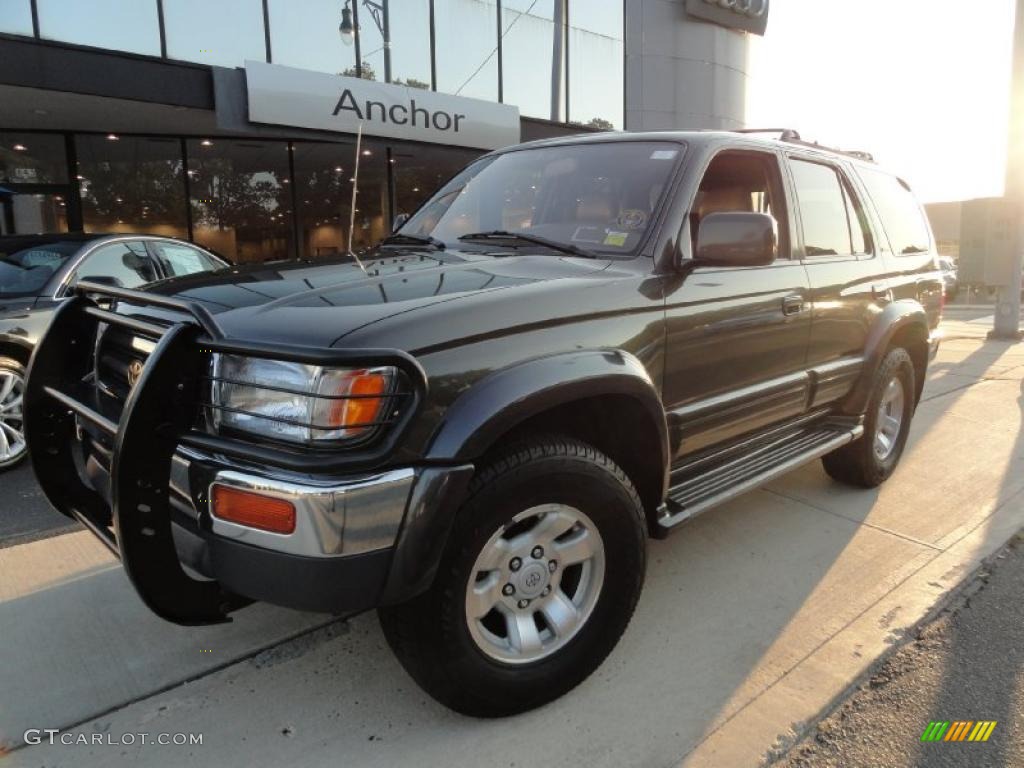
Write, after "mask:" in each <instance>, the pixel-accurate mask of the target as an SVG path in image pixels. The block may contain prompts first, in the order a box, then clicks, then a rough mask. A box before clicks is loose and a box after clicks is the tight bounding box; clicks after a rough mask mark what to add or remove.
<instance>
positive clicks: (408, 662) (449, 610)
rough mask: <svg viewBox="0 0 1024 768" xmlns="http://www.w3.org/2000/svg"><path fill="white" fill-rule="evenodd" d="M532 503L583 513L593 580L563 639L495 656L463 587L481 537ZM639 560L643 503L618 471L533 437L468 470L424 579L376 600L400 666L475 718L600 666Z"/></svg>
mask: <svg viewBox="0 0 1024 768" xmlns="http://www.w3.org/2000/svg"><path fill="white" fill-rule="evenodd" d="M542 504H562V505H569V506H571V507H573V508H575V509H578V510H581V511H585V514H586V515H587V517H588V518H589V521H590V522H592V523H593V526H594V527H595V528H596V529H597V532H598V533H599V534H600V542H601V543H602V545H603V548H604V549H603V562H604V571H603V574H604V575H603V582H602V583H601V586H600V587H599V588H596V589H597V591H596V595H597V597H596V602H595V603H594V604H593V608H592V610H591V612H590V614H589V618H587V619H585V620H584V621H583V623H582V624H580V625H579V628H578V629H577V630H576V632H575V634H574V635H571V636H568V635H567V640H566V641H565V644H564V645H562V646H561V647H560V648H558V649H557V650H553V651H552V652H551V654H550V655H548V656H546V657H545V658H542V659H539V660H536V661H529V662H526V663H518V664H510V663H504V662H501V661H498V660H495V659H494V658H491V657H490V656H489V655H487V654H486V653H485V652H484V651H483V650H482V649H481V647H480V645H478V643H477V641H475V640H474V639H473V637H472V635H471V632H470V628H469V622H470V621H472V619H470V618H468V616H467V608H466V590H467V587H468V585H469V579H470V578H471V577H472V578H474V580H475V579H476V578H477V576H478V574H476V573H472V571H473V568H474V565H475V564H476V561H477V557H478V555H479V554H480V553H481V552H482V551H483V549H484V547H485V546H486V545H487V543H488V542H489V541H490V540H491V537H492V536H494V535H495V534H497V533H498V531H500V530H503V529H505V530H511V528H506V526H508V524H509V522H510V521H511V520H512V518H513V517H515V516H516V515H517V514H520V513H522V512H523V511H524V510H528V509H532V508H533V507H535V506H537V505H542ZM645 568H646V527H645V522H644V512H643V506H642V504H641V502H640V498H639V496H638V495H637V492H636V489H635V488H634V487H633V484H632V483H631V482H630V480H629V478H628V477H627V476H626V474H625V473H624V472H623V471H622V470H621V469H620V468H619V467H618V466H616V465H615V463H614V462H612V461H611V460H610V459H609V458H608V457H607V456H605V455H604V454H602V453H601V452H600V451H597V450H596V449H594V448H593V447H591V446H589V445H587V444H586V443H583V442H580V441H578V440H575V439H571V438H566V437H557V436H543V437H536V438H533V439H530V440H528V441H526V442H523V443H520V444H518V445H515V446H513V447H510V448H509V449H507V450H506V451H504V452H502V453H500V454H499V455H497V456H496V457H495V458H494V459H493V460H490V461H488V462H487V463H486V465H484V466H483V467H482V468H481V469H480V470H479V471H478V472H477V474H476V476H475V478H474V480H473V481H472V483H471V485H470V490H469V497H468V499H467V501H466V503H465V504H464V505H463V507H462V508H461V509H460V510H459V512H458V514H457V516H456V520H455V524H454V526H453V529H452V533H451V535H450V537H449V539H448V543H447V545H446V548H445V551H444V554H443V556H442V560H441V565H440V567H439V569H438V574H437V577H436V579H435V581H434V584H433V585H432V586H431V588H430V589H429V590H428V591H427V592H426V593H424V594H422V595H420V596H418V597H416V598H415V599H413V600H411V601H410V602H407V603H404V604H402V605H398V606H393V607H388V608H381V609H380V611H379V615H380V621H381V626H382V627H383V629H384V634H385V637H386V638H387V640H388V643H389V644H390V646H391V648H392V650H393V651H394V652H395V654H396V655H397V657H398V659H399V661H400V662H401V663H402V665H403V666H404V667H405V669H406V671H407V672H408V673H409V674H410V675H411V676H412V678H413V679H414V680H415V681H416V682H417V683H418V684H419V685H420V686H421V687H422V688H423V689H424V690H426V691H427V693H429V694H430V695H431V696H433V697H434V698H435V699H437V700H438V701H440V702H441V703H442V704H445V705H446V706H448V707H450V708H451V709H454V710H456V711H457V712H461V713H463V714H466V715H472V716H476V717H502V716H506V715H512V714H515V713H518V712H523V711H526V710H529V709H533V708H535V707H538V706H541V705H542V704H545V703H547V702H549V701H552V700H553V699H556V698H558V697H559V696H561V695H562V694H564V693H566V692H567V691H569V690H571V689H572V688H574V687H575V686H576V685H578V684H579V683H580V682H582V681H583V680H584V679H585V678H586V677H587V676H588V675H590V674H591V673H592V672H593V671H594V670H595V669H597V667H598V666H600V664H601V663H602V662H603V661H604V659H605V657H606V656H607V655H608V654H609V653H610V652H611V650H612V648H614V647H615V645H616V643H617V642H618V640H619V638H620V637H621V635H622V633H623V632H624V631H625V629H626V626H627V625H628V624H629V620H630V618H631V617H632V615H633V610H634V608H635V607H636V603H637V600H638V599H639V597H640V590H641V587H642V586H643V580H644V572H645ZM524 570H525V567H524ZM502 580H503V579H502ZM474 583H476V582H474Z"/></svg>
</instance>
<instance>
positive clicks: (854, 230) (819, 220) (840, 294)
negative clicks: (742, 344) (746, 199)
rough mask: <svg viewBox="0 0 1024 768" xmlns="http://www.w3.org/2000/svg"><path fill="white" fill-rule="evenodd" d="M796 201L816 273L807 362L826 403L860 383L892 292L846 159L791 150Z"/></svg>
mask: <svg viewBox="0 0 1024 768" xmlns="http://www.w3.org/2000/svg"><path fill="white" fill-rule="evenodd" d="M787 165H788V170H789V179H790V184H791V185H792V198H793V199H794V200H795V202H796V208H797V219H798V222H799V225H798V226H797V228H796V229H797V232H796V238H795V239H796V242H797V246H796V249H797V253H798V254H799V257H800V259H801V260H802V261H803V264H804V266H805V267H806V269H807V275H808V277H809V279H810V321H811V327H810V342H809V344H808V347H807V367H808V370H809V371H810V375H811V378H812V385H813V389H812V393H811V402H810V405H811V407H812V408H817V407H820V406H825V405H827V404H829V403H831V402H834V401H835V400H837V399H839V398H841V397H843V396H844V395H845V394H846V393H847V392H849V391H850V389H851V388H852V387H853V385H854V383H855V382H856V380H857V377H858V375H859V374H860V372H861V370H862V368H863V352H864V348H865V345H866V342H867V337H868V332H869V330H870V328H871V325H872V323H873V322H874V319H875V317H876V316H877V313H878V312H879V309H880V307H882V306H883V305H884V304H886V303H888V302H889V301H890V300H891V294H890V292H889V288H888V285H887V282H886V279H885V268H884V266H883V262H882V257H881V254H880V253H879V248H878V247H877V245H876V242H875V238H874V237H873V235H872V231H871V228H870V226H869V224H868V217H867V215H866V213H865V208H864V205H863V202H862V200H861V196H860V195H859V194H858V193H857V190H856V187H855V186H854V184H853V183H852V182H851V180H850V177H849V175H848V172H847V169H846V166H845V165H844V164H843V163H841V162H839V161H838V160H836V161H833V160H829V159H827V158H823V157H822V156H819V155H813V154H809V153H808V154H802V153H796V152H790V153H787Z"/></svg>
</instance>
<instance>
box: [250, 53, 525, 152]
mask: <svg viewBox="0 0 1024 768" xmlns="http://www.w3.org/2000/svg"><path fill="white" fill-rule="evenodd" d="M245 80H246V89H247V91H248V94H249V120H250V122H253V123H271V124H273V125H288V126H294V127H298V128H313V129H316V130H321V131H337V132H340V133H355V132H356V131H357V130H358V129H359V124H360V123H362V124H363V133H365V134H367V135H370V136H384V137H387V138H391V139H406V140H409V141H429V142H432V143H435V144H449V145H452V146H459V147H472V148H474V149H500V148H501V147H507V146H508V145H510V144H516V143H518V142H519V108H518V107H514V106H511V105H509V104H497V103H494V102H490V101H482V100H480V99H469V98H466V97H464V96H451V95H449V94H446V93H436V92H434V91H427V90H422V89H420V88H408V87H406V86H404V85H389V84H387V83H378V82H376V81H374V80H361V79H359V78H356V77H342V76H341V75H329V74H327V73H324V72H309V71H307V70H304V69H294V68H292V67H282V66H281V65H279V64H267V63H265V62H261V61H247V62H245Z"/></svg>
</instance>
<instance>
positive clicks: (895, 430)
mask: <svg viewBox="0 0 1024 768" xmlns="http://www.w3.org/2000/svg"><path fill="white" fill-rule="evenodd" d="M905 397H906V394H905V393H904V391H903V382H902V380H901V379H900V377H899V376H893V377H892V379H890V380H889V383H888V384H887V385H886V387H885V390H884V391H883V392H882V398H881V401H880V402H879V404H878V416H877V418H876V419H875V443H874V447H875V456H877V457H878V460H879V461H885V460H886V459H887V458H889V456H890V455H891V454H892V452H893V451H894V450H895V449H896V443H897V441H898V440H899V436H900V430H901V429H902V428H903V405H904V399H905Z"/></svg>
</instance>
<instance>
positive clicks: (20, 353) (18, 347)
mask: <svg viewBox="0 0 1024 768" xmlns="http://www.w3.org/2000/svg"><path fill="white" fill-rule="evenodd" d="M0 357H10V358H13V359H14V360H17V361H18V362H19V363H21V364H22V365H23V366H25V368H28V362H29V360H31V359H32V348H31V347H29V346H28V345H27V344H22V343H20V342H17V341H13V340H11V339H10V338H8V337H6V336H0Z"/></svg>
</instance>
